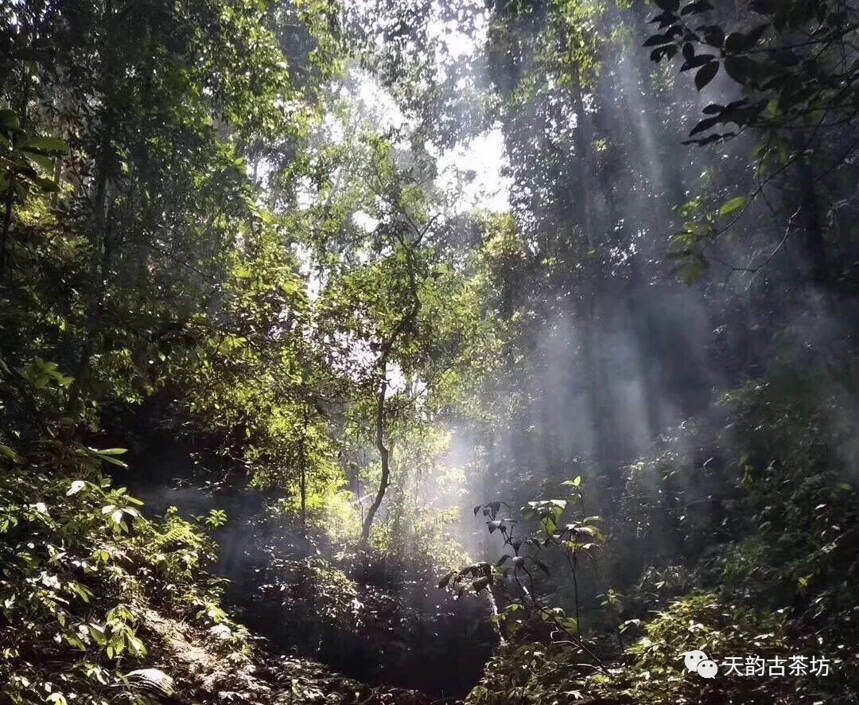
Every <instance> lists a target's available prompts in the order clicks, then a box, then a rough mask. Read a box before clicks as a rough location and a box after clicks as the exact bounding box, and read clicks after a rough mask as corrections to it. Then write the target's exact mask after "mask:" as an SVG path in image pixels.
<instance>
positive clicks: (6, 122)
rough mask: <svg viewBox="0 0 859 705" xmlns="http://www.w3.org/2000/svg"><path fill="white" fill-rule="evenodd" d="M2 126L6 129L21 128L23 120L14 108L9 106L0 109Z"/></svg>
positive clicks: (0, 124)
mask: <svg viewBox="0 0 859 705" xmlns="http://www.w3.org/2000/svg"><path fill="white" fill-rule="evenodd" d="M0 127H2V128H3V129H5V130H19V129H21V121H20V120H19V119H18V116H17V115H16V114H15V111H14V110H9V109H8V108H5V109H3V110H0Z"/></svg>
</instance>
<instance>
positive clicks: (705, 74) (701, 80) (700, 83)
mask: <svg viewBox="0 0 859 705" xmlns="http://www.w3.org/2000/svg"><path fill="white" fill-rule="evenodd" d="M717 73H719V62H718V61H711V62H710V63H708V64H704V66H702V67H701V68H700V69H698V72H697V73H696V74H695V88H697V89H698V90H699V91H700V90H701V89H702V88H704V86H706V85H707V84H708V83H710V81H712V80H713V79H714V78H715V77H716V74H717Z"/></svg>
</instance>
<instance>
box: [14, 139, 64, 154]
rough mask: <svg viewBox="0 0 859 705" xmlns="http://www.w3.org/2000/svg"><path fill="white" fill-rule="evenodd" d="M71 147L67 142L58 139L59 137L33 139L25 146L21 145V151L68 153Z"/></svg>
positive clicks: (25, 143)
mask: <svg viewBox="0 0 859 705" xmlns="http://www.w3.org/2000/svg"><path fill="white" fill-rule="evenodd" d="M68 148H69V145H68V144H66V142H65V140H61V139H58V138H57V137H31V138H30V139H28V140H27V141H26V142H24V144H23V145H21V149H22V150H23V151H25V152H32V151H34V150H35V151H38V152H48V153H52V152H66V151H68Z"/></svg>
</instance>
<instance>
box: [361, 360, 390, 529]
mask: <svg viewBox="0 0 859 705" xmlns="http://www.w3.org/2000/svg"><path fill="white" fill-rule="evenodd" d="M381 369H382V381H381V383H380V384H379V391H378V394H377V395H376V449H377V450H378V451H379V460H380V461H381V463H382V478H381V480H380V481H379V489H378V490H377V491H376V498H375V499H374V500H373V503H372V504H371V505H370V508H369V509H368V510H367V516H366V517H364V526H363V527H362V528H361V543H363V544H366V543H367V541H368V540H369V538H370V528H371V527H372V525H373V519H374V518H375V517H376V512H378V511H379V507H380V506H382V500H383V499H384V498H385V491H386V490H387V489H388V483H389V482H390V477H391V464H390V452H389V451H388V448H387V446H385V399H386V396H387V392H388V379H387V373H388V364H387V361H385V360H383V361H382V365H381Z"/></svg>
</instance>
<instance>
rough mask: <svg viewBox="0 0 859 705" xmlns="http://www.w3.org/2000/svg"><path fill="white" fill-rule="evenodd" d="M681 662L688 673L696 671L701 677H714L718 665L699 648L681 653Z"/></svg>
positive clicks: (717, 670)
mask: <svg viewBox="0 0 859 705" xmlns="http://www.w3.org/2000/svg"><path fill="white" fill-rule="evenodd" d="M681 655H682V656H683V664H684V665H685V666H686V670H687V671H689V672H690V673H697V674H698V675H699V676H701V678H715V677H716V674H717V673H718V672H719V666H718V665H717V664H716V662H715V661H713V660H712V659H710V658H708V657H707V654H705V653H704V652H703V651H701V650H700V649H695V650H694V651H687V652H685V653H683V654H681Z"/></svg>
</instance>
